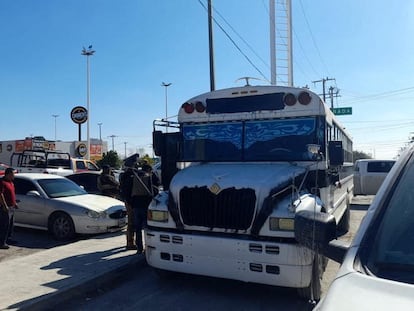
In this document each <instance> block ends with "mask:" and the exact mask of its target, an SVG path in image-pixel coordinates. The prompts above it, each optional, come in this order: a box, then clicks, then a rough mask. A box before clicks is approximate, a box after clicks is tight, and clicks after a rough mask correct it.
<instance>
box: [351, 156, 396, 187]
mask: <svg viewBox="0 0 414 311" xmlns="http://www.w3.org/2000/svg"><path fill="white" fill-rule="evenodd" d="M394 163H395V161H394V160H374V159H364V160H357V161H356V162H355V165H354V195H375V194H376V193H377V191H378V189H379V188H380V186H381V184H382V182H383V181H384V179H385V177H387V174H388V172H389V171H390V170H391V168H392V166H393V165H394Z"/></svg>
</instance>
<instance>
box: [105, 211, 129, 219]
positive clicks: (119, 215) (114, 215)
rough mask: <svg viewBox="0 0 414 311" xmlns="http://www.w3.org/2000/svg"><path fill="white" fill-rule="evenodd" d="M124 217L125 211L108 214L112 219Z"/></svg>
mask: <svg viewBox="0 0 414 311" xmlns="http://www.w3.org/2000/svg"><path fill="white" fill-rule="evenodd" d="M125 217H126V210H122V209H119V210H117V211H115V212H113V213H111V214H109V218H112V219H121V218H125Z"/></svg>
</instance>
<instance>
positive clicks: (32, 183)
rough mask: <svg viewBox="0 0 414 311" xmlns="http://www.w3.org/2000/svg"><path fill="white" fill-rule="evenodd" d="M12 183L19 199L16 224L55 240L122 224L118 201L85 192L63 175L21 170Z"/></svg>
mask: <svg viewBox="0 0 414 311" xmlns="http://www.w3.org/2000/svg"><path fill="white" fill-rule="evenodd" d="M14 184H15V188H16V198H17V199H18V200H20V203H19V208H18V209H17V210H16V213H15V225H16V226H22V227H29V228H35V229H42V230H48V231H49V232H50V233H51V234H52V235H53V236H54V237H55V238H56V239H58V240H69V239H72V238H73V237H74V236H75V235H76V234H96V233H104V232H113V231H117V230H121V229H122V228H123V227H124V226H125V225H126V221H127V218H126V208H125V205H124V203H123V202H122V201H119V200H116V199H114V198H110V197H106V196H101V195H94V194H88V193H87V192H86V191H85V190H84V189H82V188H81V187H79V185H77V184H76V183H74V182H73V181H71V180H69V179H67V178H65V177H62V176H58V175H52V174H39V173H21V174H18V175H16V176H15V179H14Z"/></svg>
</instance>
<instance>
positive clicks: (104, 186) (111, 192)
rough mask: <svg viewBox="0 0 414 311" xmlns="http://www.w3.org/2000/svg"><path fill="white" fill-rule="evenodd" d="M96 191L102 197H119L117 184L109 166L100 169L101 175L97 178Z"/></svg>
mask: <svg viewBox="0 0 414 311" xmlns="http://www.w3.org/2000/svg"><path fill="white" fill-rule="evenodd" d="M97 186H98V189H99V191H101V193H102V194H103V195H106V196H109V197H113V198H117V197H119V182H118V181H117V180H116V178H115V176H114V174H113V173H112V170H111V168H110V166H109V165H104V166H103V167H102V173H101V175H99V177H98V184H97Z"/></svg>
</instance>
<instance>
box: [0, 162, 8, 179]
mask: <svg viewBox="0 0 414 311" xmlns="http://www.w3.org/2000/svg"><path fill="white" fill-rule="evenodd" d="M8 167H9V166H8V165H6V164H4V163H0V176H4V172H5V171H6V168H8Z"/></svg>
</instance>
